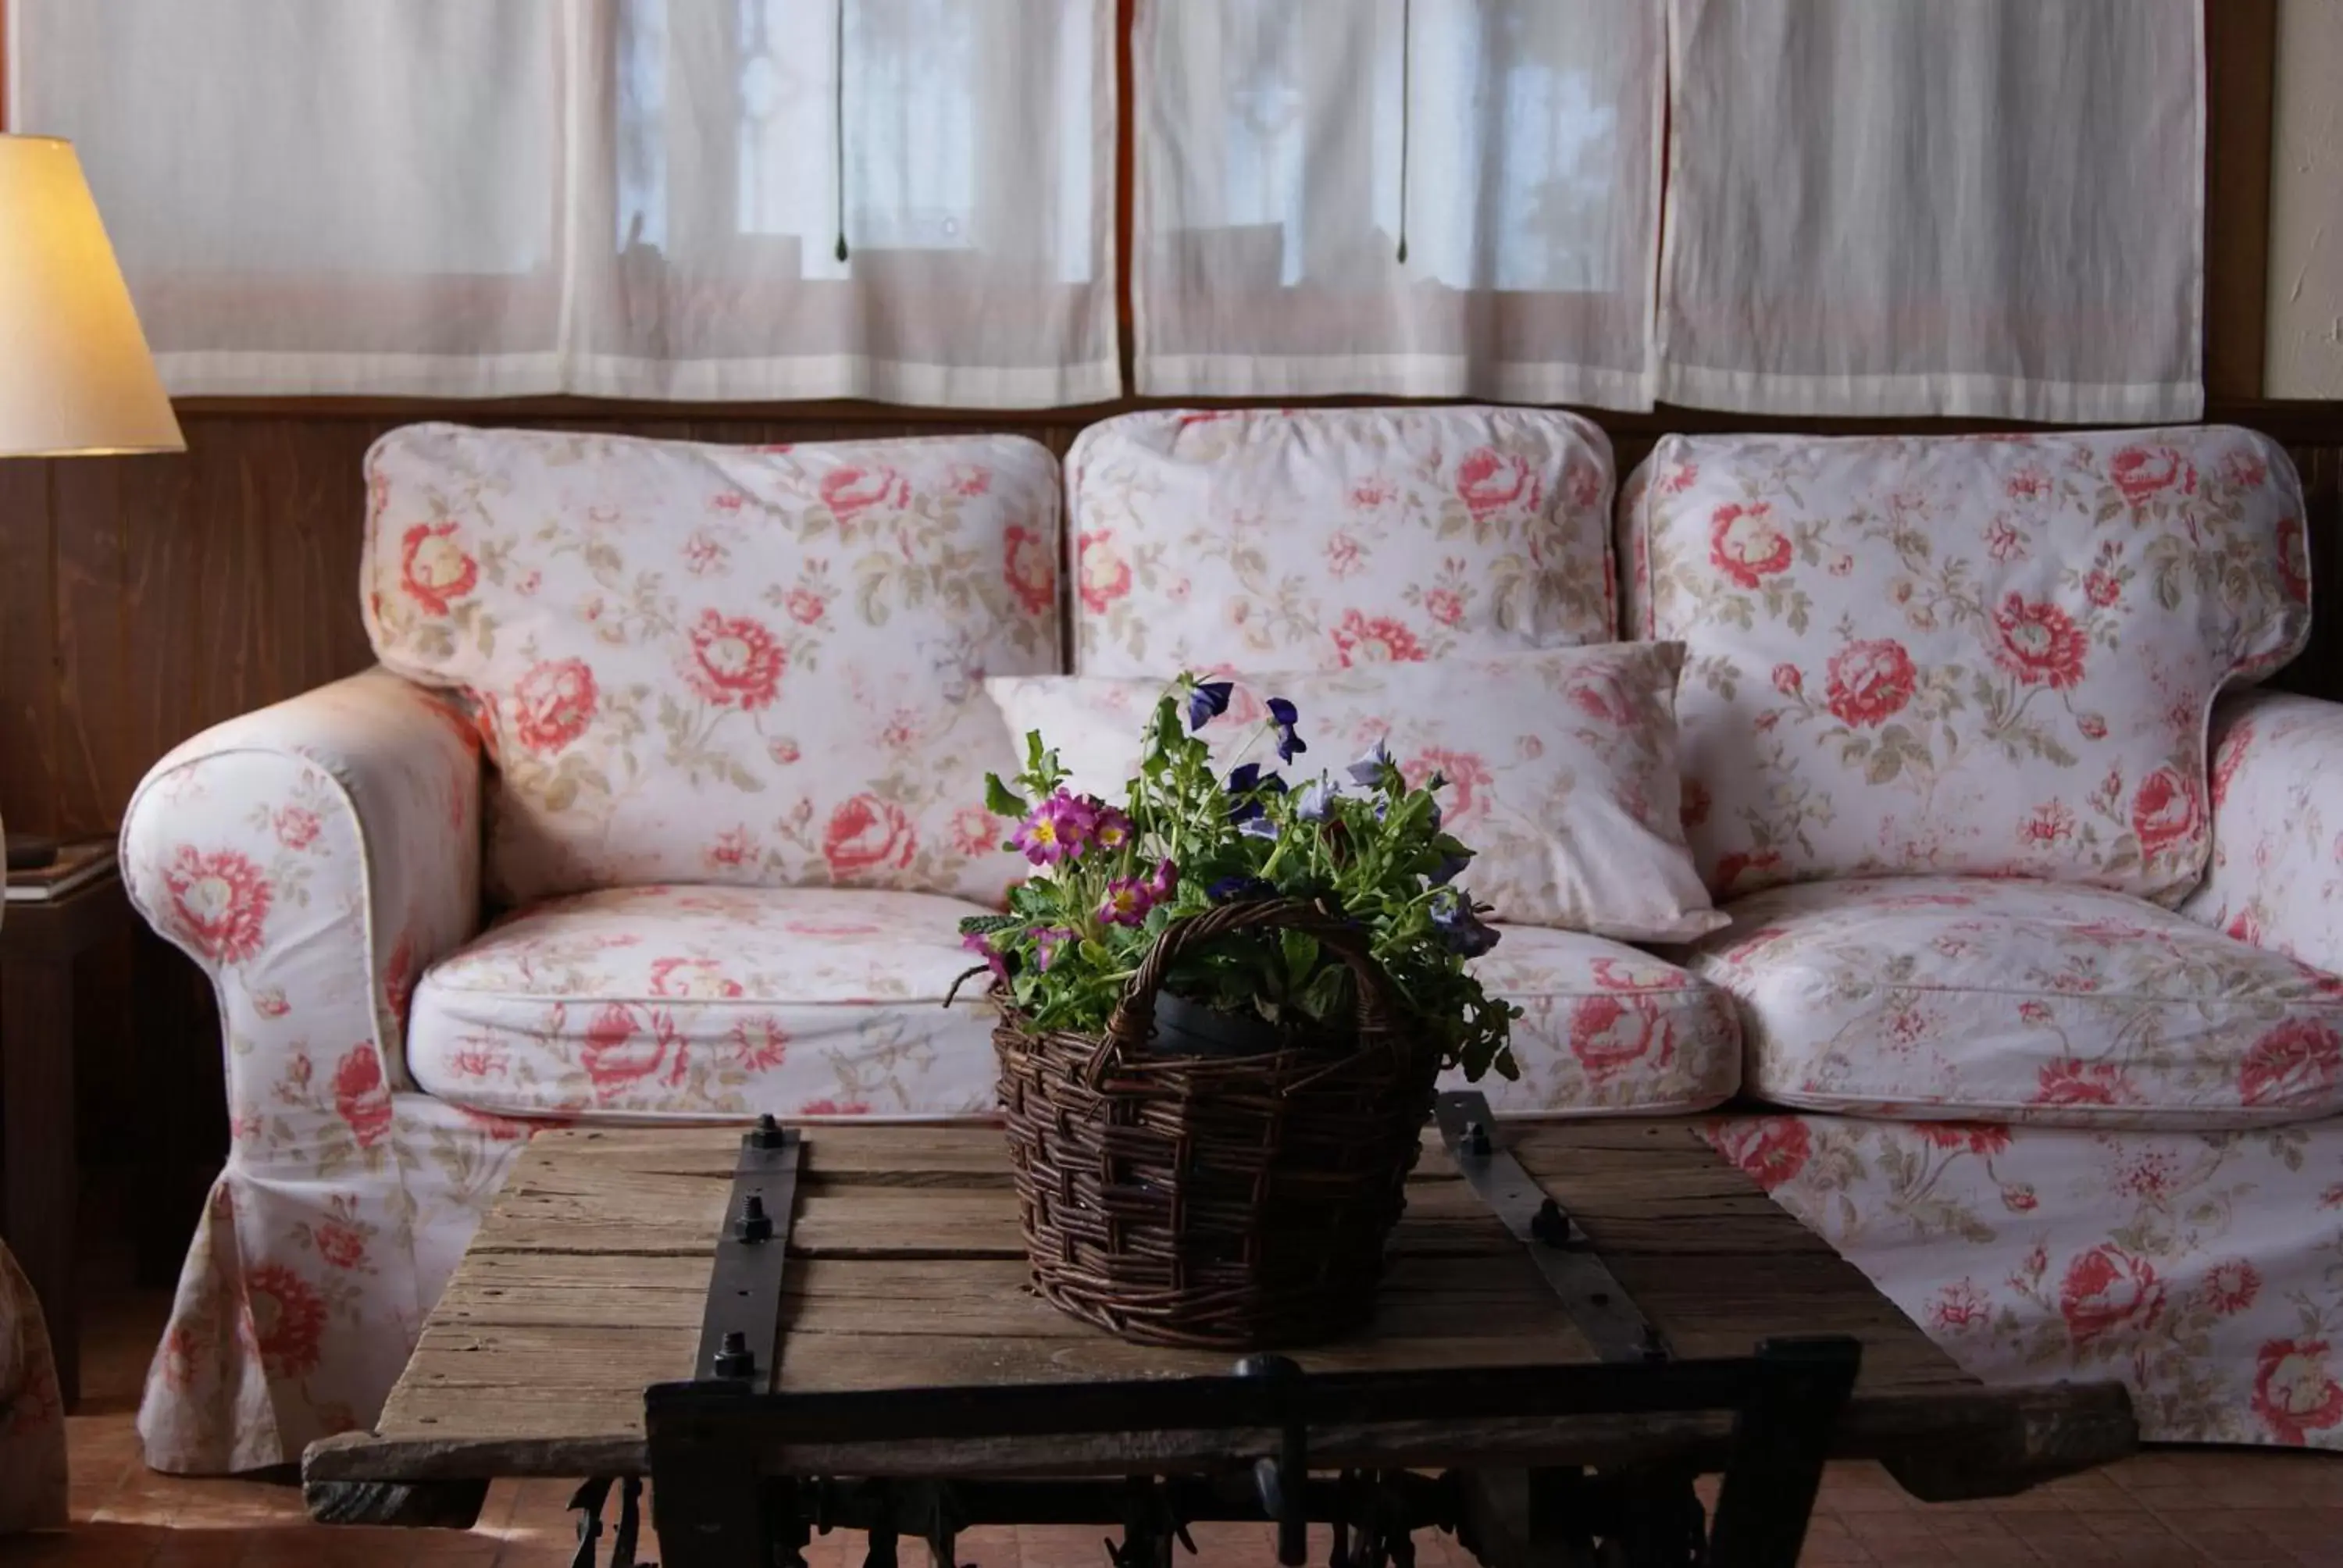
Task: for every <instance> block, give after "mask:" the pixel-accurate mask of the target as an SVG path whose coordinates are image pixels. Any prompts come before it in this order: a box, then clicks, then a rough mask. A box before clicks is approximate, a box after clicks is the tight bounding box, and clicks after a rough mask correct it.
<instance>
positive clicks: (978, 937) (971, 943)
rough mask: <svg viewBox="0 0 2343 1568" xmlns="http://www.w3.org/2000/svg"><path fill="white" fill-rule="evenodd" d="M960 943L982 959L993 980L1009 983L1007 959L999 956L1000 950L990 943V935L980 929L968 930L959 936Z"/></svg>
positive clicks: (1003, 983)
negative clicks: (964, 934)
mask: <svg viewBox="0 0 2343 1568" xmlns="http://www.w3.org/2000/svg"><path fill="white" fill-rule="evenodd" d="M960 946H961V947H964V948H966V949H967V950H969V951H970V952H972V953H974V954H975V955H976V956H977V957H979V958H980V959H982V960H984V967H985V968H986V969H989V970H991V971H992V978H993V979H994V980H999V981H1000V982H1001V984H1002V985H1007V984H1008V983H1009V960H1007V959H1005V958H1003V957H1001V950H1000V949H999V948H996V947H994V946H993V945H992V939H991V938H990V937H988V936H986V935H985V934H984V933H983V932H982V931H970V932H969V933H968V934H967V935H966V936H964V937H962V938H960Z"/></svg>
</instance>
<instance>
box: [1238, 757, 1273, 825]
mask: <svg viewBox="0 0 2343 1568" xmlns="http://www.w3.org/2000/svg"><path fill="white" fill-rule="evenodd" d="M1284 793H1285V780H1284V779H1280V778H1279V777H1278V776H1277V775H1276V774H1274V773H1263V772H1262V770H1261V764H1260V763H1258V762H1247V763H1244V764H1243V765H1242V766H1240V767H1238V768H1236V769H1233V770H1232V771H1231V772H1230V774H1229V820H1230V821H1232V822H1233V823H1235V824H1236V825H1237V826H1238V827H1240V828H1242V827H1243V826H1244V825H1245V824H1246V823H1248V822H1250V821H1252V820H1253V819H1255V818H1257V817H1259V816H1261V814H1262V809H1261V798H1262V796H1264V795H1282V794H1284ZM1272 836H1273V835H1272Z"/></svg>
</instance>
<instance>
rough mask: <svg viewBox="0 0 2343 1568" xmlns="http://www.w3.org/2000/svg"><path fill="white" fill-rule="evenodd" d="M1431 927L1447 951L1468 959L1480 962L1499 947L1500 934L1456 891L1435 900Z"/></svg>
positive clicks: (1443, 891) (1442, 893) (1435, 896)
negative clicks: (1489, 951)
mask: <svg viewBox="0 0 2343 1568" xmlns="http://www.w3.org/2000/svg"><path fill="white" fill-rule="evenodd" d="M1432 924H1433V929H1434V930H1438V931H1439V933H1440V940H1442V941H1443V943H1445V944H1446V945H1447V948H1448V950H1449V951H1450V952H1453V953H1456V954H1459V955H1460V956H1462V957H1464V958H1468V959H1476V958H1479V957H1480V956H1481V955H1482V954H1483V953H1485V952H1487V951H1488V950H1490V949H1491V948H1493V947H1495V946H1496V945H1497V932H1496V931H1495V930H1494V929H1493V928H1492V927H1491V926H1489V925H1488V924H1487V923H1486V922H1484V921H1483V920H1482V919H1481V917H1480V915H1479V914H1478V913H1477V912H1476V911H1475V910H1473V900H1470V899H1468V898H1466V897H1465V896H1464V895H1463V893H1461V892H1459V891H1457V890H1455V889H1454V888H1443V889H1441V890H1439V891H1438V892H1436V893H1434V894H1433V896H1432Z"/></svg>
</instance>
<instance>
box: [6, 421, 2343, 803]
mask: <svg viewBox="0 0 2343 1568" xmlns="http://www.w3.org/2000/svg"><path fill="white" fill-rule="evenodd" d="M2217 415H2226V416H2227V417H2233V418H2237V420H2238V422H2240V423H2247V424H2254V425H2258V426H2259V427H2263V428H2266V429H2269V430H2270V431H2271V432H2272V434H2274V435H2276V436H2278V438H2279V439H2281V440H2284V441H2287V442H2288V445H2289V447H2291V449H2292V450H2293V451H2294V453H2295V457H2296V461H2297V463H2298V466H2300V467H2301V468H2302V469H2303V473H2304V477H2305V480H2306V481H2307V483H2308V486H2309V488H2310V492H2311V496H2312V521H2313V528H2314V535H2315V538H2316V539H2317V549H2318V559H2317V561H2316V565H2317V567H2318V568H2320V570H2319V576H2318V578H2317V580H2318V581H2319V582H2320V583H2322V584H2327V585H2338V586H2343V409H2335V408H2329V407H2324V406H2322V407H2316V408H2308V407H2305V408H2288V407H2280V406H2262V407H2246V408H2241V409H2234V410H2217ZM417 417H452V418H462V419H466V420H468V421H470V422H474V423H509V424H522V425H530V426H537V427H568V428H598V429H618V430H628V431H633V432H637V433H641V434H646V435H657V436H665V437H679V438H687V439H694V440H710V441H727V442H756V441H775V440H820V439H835V438H840V437H883V436H902V435H915V434H927V433H932V432H934V431H937V430H944V429H962V430H965V429H970V428H1015V429H1018V430H1020V431H1021V432H1022V433H1024V434H1028V435H1031V436H1033V437H1037V438H1038V439H1040V440H1041V441H1042V442H1043V443H1045V444H1046V445H1048V446H1049V447H1051V449H1052V450H1053V451H1056V452H1058V453H1060V454H1061V455H1062V454H1063V452H1064V451H1065V449H1066V447H1067V446H1068V445H1069V444H1070V443H1071V441H1072V439H1073V437H1074V436H1075V435H1076V434H1077V433H1078V432H1079V431H1080V430H1081V427H1082V425H1083V424H1084V423H1085V422H1086V419H1085V418H1084V417H1081V416H1072V415H1065V414H1059V415H1052V416H1049V417H1033V418H1023V419H1020V418H1016V417H1000V416H992V417H958V418H954V417H950V416H942V415H936V416H925V417H922V416H914V415H909V414H906V413H905V412H903V411H901V410H890V409H881V408H860V409H857V408H840V409H835V410H828V411H824V412H820V413H808V412H805V411H802V410H796V411H779V410H774V411H765V412H761V413H759V414H758V415H755V416H743V415H741V414H740V413H739V412H737V411H709V412H704V413H701V412H692V411H677V410H672V409H648V410H647V409H642V408H628V409H614V408H608V407H604V408H598V409H595V408H590V407H587V408H573V407H566V406H562V405H558V404H539V405H524V406H517V407H509V408H504V409H498V408H497V407H494V406H483V405H470V406H467V407H463V408H461V409H454V408H436V409H427V408H412V409H398V410H392V409H387V408H379V407H377V408H373V409H365V408H348V409H343V408H337V407H334V406H332V405H317V406H315V407H308V406H303V407H284V406H278V407H274V408H270V409H266V410H265V411H264V410H248V409H238V408H235V407H216V408H210V409H200V408H196V409H190V411H188V412H187V413H186V416H185V420H184V422H185V426H186V434H187V451H186V455H185V456H177V457H125V458H110V459H104V460H98V461H86V460H82V461H57V462H45V463H18V464H0V819H5V820H6V822H7V823H8V824H9V826H11V827H12V828H15V829H19V830H25V831H33V832H48V833H54V834H56V835H58V836H61V837H78V836H85V835H94V834H102V833H109V832H112V831H113V830H114V829H115V828H116V827H117V826H118V825H119V823H120V821H121V817H122V811H123V808H124V806H125V805H126V803H127V802H128V800H129V798H130V794H131V791H132V790H133V789H135V788H136V785H137V782H138V780H139V779H140V778H141V777H142V776H143V775H144V774H145V773H146V769H148V768H149V767H150V766H151V765H152V764H153V763H154V761H155V760H156V759H157V758H159V757H160V756H162V754H163V753H164V752H165V751H166V750H168V749H170V748H171V747H172V746H174V745H176V743H177V742H178V741H180V740H182V739H186V737H187V736H190V735H193V734H195V733H196V731H198V730H200V729H204V728H205V727H206V726H207V725H210V724H213V723H216V722H217V721H219V720H221V719H227V718H231V717H233V716H235V715H236V714H238V713H243V712H246V711H248V710H249V709H255V708H258V707H261V706H263V705H265V704H266V703H270V702H276V701H278V700H281V699H285V698H287V697H292V696H294V695H296V694H297V693H299V692H302V691H305V690H307V689H309V688H311V687H314V686H317V685H320V684H322V683H323V682H326V681H328V680H332V679H335V678H337V677H340V676H344V675H347V674H350V673H352V672H354V671H356V670H358V669H362V668H365V667H366V666H367V664H368V663H369V662H371V659H370V655H369V652H368V649H367V640H366V634H365V632H364V630H363V628H361V626H360V624H359V618H358V598H357V579H358V545H359V535H360V528H361V519H362V515H363V513H362V507H363V495H362V488H361V486H360V483H359V477H358V472H359V463H360V460H361V458H362V457H364V455H365V452H366V449H367V446H368V444H369V443H371V442H372V441H373V440H374V438H375V437H377V436H378V435H380V434H381V433H382V432H383V431H385V430H387V429H389V428H391V427H394V426H396V425H398V424H401V423H405V422H407V420H408V419H412V418H417ZM1611 423H1612V424H1613V435H1614V442H1615V444H1616V446H1617V447H1618V456H1619V468H1620V472H1621V473H1622V475H1623V476H1624V473H1625V472H1626V471H1627V469H1628V467H1630V466H1631V465H1632V464H1634V462H1636V461H1638V460H1640V459H1641V457H1643V455H1644V452H1646V451H1647V450H1648V449H1649V448H1650V446H1651V444H1652V442H1653V440H1654V438H1655V437H1656V436H1657V435H1658V434H1659V433H1660V432H1661V431H1663V430H1665V429H1670V428H1699V427H1708V428H1719V427H1753V426H1758V425H1764V424H1768V423H1770V424H1773V425H1775V426H1777V427H1778V426H1780V425H1781V424H1783V423H1784V422H1781V421H1773V422H1767V421H1758V420H1751V419H1740V420H1735V419H1730V418H1725V417H1718V416H1714V415H1694V414H1689V413H1681V414H1675V415H1674V416H1671V415H1670V414H1667V413H1662V414H1660V415H1654V416H1649V417H1634V418H1622V419H1619V420H1616V421H1613V422H1611ZM1805 427H1806V428H1824V427H1818V426H1814V425H1811V424H1809V425H1807V426H1805ZM1828 428H1833V429H1849V428H1860V426H1857V425H1854V424H1851V423H1846V422H1840V423H1837V424H1834V425H1832V426H1829V427H1828ZM1934 428H1939V429H1948V428H1954V427H1951V426H1947V425H1938V426H1936V427H1934ZM2288 680H2289V682H2290V683H2292V684H2296V685H2298V686H2301V687H2303V688H2304V689H2313V690H2318V691H2319V692H2321V693H2322V694H2324V695H2333V696H2338V697H2343V616H2328V617H2324V618H2322V621H2321V625H2320V628H2319V639H2318V646H2317V647H2316V648H2313V650H2312V651H2311V653H2310V654H2308V655H2307V656H2306V658H2304V659H2303V660H2302V661H2301V662H2300V663H2299V664H2298V666H2297V668H2295V669H2294V670H2293V671H2291V672H2290V673H2289V676H2288Z"/></svg>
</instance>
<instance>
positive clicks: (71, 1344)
mask: <svg viewBox="0 0 2343 1568" xmlns="http://www.w3.org/2000/svg"><path fill="white" fill-rule="evenodd" d="M73 1013H74V1003H73V963H72V960H68V959H54V960H51V959H44V958H40V957H36V956H33V955H26V956H23V957H17V958H12V959H10V960H8V962H7V963H6V964H5V966H0V1099H5V1118H6V1120H5V1125H0V1172H5V1192H6V1194H7V1206H6V1209H5V1212H0V1237H5V1239H6V1241H7V1243H8V1250H9V1251H12V1252H14V1253H15V1255H16V1261H18V1262H19V1263H20V1264H21V1265H23V1267H24V1270H25V1277H26V1278H27V1279H29V1280H30V1281H31V1282H32V1284H33V1293H34V1294H35V1295H36V1296H38V1297H39V1298H40V1302H41V1312H42V1315H43V1316H45V1318H47V1320H48V1327H49V1344H50V1346H51V1348H52V1349H53V1350H54V1352H55V1355H56V1361H57V1383H58V1386H59V1388H60V1389H61V1390H62V1391H63V1392H64V1394H65V1408H66V1409H68V1410H70V1409H72V1408H73V1406H74V1404H75V1402H76V1401H77V1400H78V1399H79V1398H80V1396H81V1319H80V1304H79V1302H77V1301H76V1300H75V1294H74V1220H75V1212H76V1211H77V1210H78V1208H79V1206H80V1202H81V1181H80V1175H79V1168H78V1166H77V1165H76V1163H75V1150H74V1018H73Z"/></svg>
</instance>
